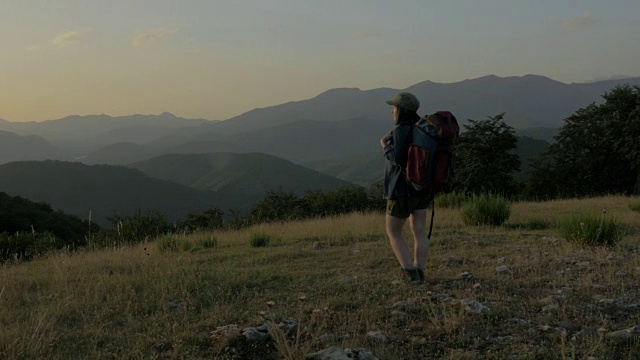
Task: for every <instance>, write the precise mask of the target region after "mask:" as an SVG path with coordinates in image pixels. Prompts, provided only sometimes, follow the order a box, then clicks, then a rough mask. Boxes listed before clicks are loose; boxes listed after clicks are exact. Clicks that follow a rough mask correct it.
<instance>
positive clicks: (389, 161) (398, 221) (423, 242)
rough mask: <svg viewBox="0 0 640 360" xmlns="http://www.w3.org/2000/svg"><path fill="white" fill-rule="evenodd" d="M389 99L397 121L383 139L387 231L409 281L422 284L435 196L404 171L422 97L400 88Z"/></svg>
mask: <svg viewBox="0 0 640 360" xmlns="http://www.w3.org/2000/svg"><path fill="white" fill-rule="evenodd" d="M386 103H387V104H389V105H392V106H393V110H392V114H393V120H394V124H395V127H394V129H393V130H392V131H391V132H390V133H389V134H387V135H385V136H384V137H382V139H380V145H381V146H382V148H383V149H384V157H385V158H386V161H385V163H386V164H385V176H384V198H385V199H387V211H386V229H387V235H388V236H389V240H390V242H391V248H392V249H393V252H394V254H395V256H396V258H397V259H398V262H399V263H400V266H401V270H402V273H403V274H404V277H405V278H406V279H407V281H408V282H409V283H410V284H414V285H420V284H422V283H424V267H425V263H426V261H427V255H428V239H427V229H426V227H427V226H426V225H427V208H428V207H429V204H430V203H431V201H432V198H431V196H429V195H421V194H418V193H416V192H415V191H414V190H413V189H412V188H411V187H410V185H409V184H408V183H407V182H406V180H405V176H404V174H403V169H404V168H405V166H406V164H407V155H408V149H409V145H410V143H411V141H412V131H413V125H414V124H416V123H417V122H418V121H419V120H420V116H419V115H418V114H417V110H418V108H419V107H420V101H419V100H418V99H417V98H416V97H415V95H413V94H411V93H407V92H401V93H399V94H397V95H396V96H395V97H394V98H393V99H391V100H388V101H387V102H386ZM407 218H408V219H409V222H410V225H411V232H412V233H413V241H414V252H413V258H412V256H411V250H410V249H409V246H408V245H407V242H406V241H405V240H404V239H403V237H402V228H403V227H404V224H405V222H406V221H407Z"/></svg>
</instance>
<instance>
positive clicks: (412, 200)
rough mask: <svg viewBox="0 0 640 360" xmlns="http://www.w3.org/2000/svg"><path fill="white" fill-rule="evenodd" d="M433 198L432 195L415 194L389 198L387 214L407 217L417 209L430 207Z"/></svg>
mask: <svg viewBox="0 0 640 360" xmlns="http://www.w3.org/2000/svg"><path fill="white" fill-rule="evenodd" d="M432 199H433V198H432V197H431V196H430V195H415V196H404V197H399V198H396V199H393V200H391V199H390V200H387V215H391V216H393V217H397V218H402V219H406V218H408V217H409V215H411V214H412V213H413V212H414V211H415V210H422V209H426V208H428V207H429V205H430V204H431V201H432Z"/></svg>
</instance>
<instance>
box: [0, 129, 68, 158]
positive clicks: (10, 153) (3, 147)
mask: <svg viewBox="0 0 640 360" xmlns="http://www.w3.org/2000/svg"><path fill="white" fill-rule="evenodd" d="M65 157H66V154H64V152H63V151H62V150H61V149H59V148H57V147H55V146H53V145H51V144H50V143H48V142H47V141H46V140H44V139H43V138H41V137H38V136H34V135H27V136H21V135H18V134H14V133H11V132H8V131H0V164H4V163H8V162H12V161H18V160H42V159H63V158H65Z"/></svg>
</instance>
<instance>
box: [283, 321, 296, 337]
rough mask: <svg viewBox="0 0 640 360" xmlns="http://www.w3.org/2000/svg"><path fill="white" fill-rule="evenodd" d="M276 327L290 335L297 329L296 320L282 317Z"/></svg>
mask: <svg viewBox="0 0 640 360" xmlns="http://www.w3.org/2000/svg"><path fill="white" fill-rule="evenodd" d="M278 328H279V329H282V330H283V331H284V332H285V334H287V335H291V334H292V333H294V332H295V331H296V330H298V322H297V321H295V320H294V319H284V320H283V321H282V322H281V323H279V324H278Z"/></svg>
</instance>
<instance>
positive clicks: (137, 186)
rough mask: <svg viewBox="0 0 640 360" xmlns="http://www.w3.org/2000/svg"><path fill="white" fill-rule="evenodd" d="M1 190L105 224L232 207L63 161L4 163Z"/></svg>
mask: <svg viewBox="0 0 640 360" xmlns="http://www.w3.org/2000/svg"><path fill="white" fill-rule="evenodd" d="M0 191H2V192H5V193H7V194H9V195H12V196H21V197H24V198H27V199H29V200H31V201H35V202H46V203H48V204H50V205H51V206H52V207H53V208H54V209H59V210H62V211H64V212H66V213H68V214H72V215H75V216H78V217H79V218H81V219H83V220H86V219H88V216H89V212H90V211H91V214H92V218H93V219H94V220H95V221H98V222H99V223H103V224H104V223H105V219H106V217H107V216H111V215H114V214H119V215H127V214H133V213H135V212H137V211H147V210H157V211H159V212H160V213H162V214H164V215H165V216H167V217H168V218H169V219H172V220H175V219H178V218H183V217H184V216H185V215H186V214H187V213H188V212H190V211H193V210H199V209H205V208H209V207H212V206H218V207H220V208H226V207H228V206H229V205H231V204H232V203H231V201H229V200H228V198H227V199H226V200H224V196H223V194H214V193H212V192H204V191H200V190H197V189H193V188H190V187H187V186H183V185H179V184H175V183H172V182H168V181H163V180H159V179H155V178H152V177H150V176H147V175H144V174H143V173H141V172H140V171H138V170H135V169H130V168H125V167H120V166H107V165H94V166H88V165H84V164H81V163H77V162H62V161H37V162H36V161H31V162H27V161H25V162H13V163H8V164H4V165H0Z"/></svg>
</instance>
